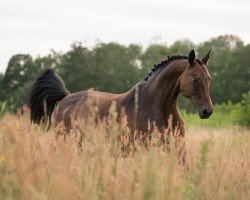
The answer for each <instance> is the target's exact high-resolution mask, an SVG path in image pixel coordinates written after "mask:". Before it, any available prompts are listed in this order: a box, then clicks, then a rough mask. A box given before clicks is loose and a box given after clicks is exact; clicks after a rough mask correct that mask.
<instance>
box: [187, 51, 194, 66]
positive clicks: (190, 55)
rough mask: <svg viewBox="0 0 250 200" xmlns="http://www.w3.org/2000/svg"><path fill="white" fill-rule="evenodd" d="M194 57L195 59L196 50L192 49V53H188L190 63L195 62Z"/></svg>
mask: <svg viewBox="0 0 250 200" xmlns="http://www.w3.org/2000/svg"><path fill="white" fill-rule="evenodd" d="M194 59H195V52H194V50H192V51H190V53H189V55H188V62H189V64H190V65H192V64H193V62H194Z"/></svg>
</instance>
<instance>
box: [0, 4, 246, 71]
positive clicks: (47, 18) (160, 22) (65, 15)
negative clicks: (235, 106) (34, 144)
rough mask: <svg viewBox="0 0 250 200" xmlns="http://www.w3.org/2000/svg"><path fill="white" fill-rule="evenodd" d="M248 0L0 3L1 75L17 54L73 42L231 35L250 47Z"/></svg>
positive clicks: (62, 48) (38, 52) (41, 52)
mask: <svg viewBox="0 0 250 200" xmlns="http://www.w3.org/2000/svg"><path fill="white" fill-rule="evenodd" d="M249 18H250V0H171V1H169V0H0V72H4V71H5V69H6V67H7V63H8V61H9V59H10V57H11V56H12V55H14V54H17V53H28V54H31V55H32V56H37V55H47V54H48V53H49V52H50V49H54V50H56V51H63V52H65V51H67V50H69V48H70V45H71V44H72V42H74V41H82V42H83V43H86V44H87V45H89V46H91V45H93V44H95V42H96V41H97V40H100V41H102V42H111V41H113V42H119V43H121V44H130V43H137V44H141V45H143V46H147V45H148V44H150V43H152V42H155V41H158V42H159V41H161V42H164V43H167V44H172V43H173V42H174V41H176V40H178V39H187V38H188V39H190V40H191V41H193V42H195V43H199V42H203V41H205V40H208V39H210V38H211V37H215V36H218V35H221V34H236V35H238V36H239V37H240V38H241V39H242V40H243V41H244V42H245V43H250V19H249Z"/></svg>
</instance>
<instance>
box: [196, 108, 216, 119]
mask: <svg viewBox="0 0 250 200" xmlns="http://www.w3.org/2000/svg"><path fill="white" fill-rule="evenodd" d="M212 114H213V110H211V109H208V108H205V109H202V110H200V112H199V115H200V118H201V119H207V118H209V117H210V116H211V115H212Z"/></svg>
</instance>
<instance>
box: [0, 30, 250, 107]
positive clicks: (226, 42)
mask: <svg viewBox="0 0 250 200" xmlns="http://www.w3.org/2000/svg"><path fill="white" fill-rule="evenodd" d="M191 49H195V50H196V52H197V53H198V57H202V56H203V55H205V54H206V53H207V51H208V50H209V49H211V50H212V53H211V58H210V61H209V64H208V69H209V72H210V74H211V76H212V82H211V89H210V90H211V96H212V99H213V102H214V103H216V104H221V103H223V102H228V101H231V102H233V103H237V102H240V101H241V98H242V95H243V94H244V93H247V92H248V91H249V88H250V59H249V57H248V56H250V44H244V42H243V41H242V40H241V39H240V38H239V37H237V36H234V35H223V36H218V37H216V38H212V39H210V40H209V41H205V42H203V43H200V44H194V43H193V42H191V41H189V40H181V41H176V42H175V43H173V44H172V45H170V46H168V45H166V44H151V45H149V46H148V47H147V48H146V49H144V48H143V47H142V46H141V45H138V44H130V45H128V46H125V45H121V44H118V43H99V44H97V45H95V46H94V47H93V48H88V47H86V46H84V45H83V44H82V43H80V42H76V43H73V44H72V45H71V48H70V50H69V51H67V52H66V53H60V52H55V51H51V53H50V54H49V55H47V56H43V57H41V56H38V57H36V58H32V57H31V56H30V55H28V54H17V55H14V56H12V57H11V58H10V60H9V62H8V66H7V69H6V72H5V73H4V74H0V102H7V105H8V109H9V110H15V108H17V107H18V106H20V105H22V104H23V103H25V102H26V101H27V96H28V91H29V88H30V86H31V84H32V81H34V79H35V78H36V77H37V76H38V74H39V73H40V72H41V71H42V70H44V69H46V68H54V69H55V70H56V72H57V73H58V74H59V75H60V76H61V77H62V79H63V80H64V82H65V84H66V88H67V89H68V90H69V91H70V92H71V93H73V92H77V91H81V90H87V89H88V88H94V89H96V90H100V91H107V92H112V93H122V92H125V91H127V90H129V89H130V88H132V86H133V85H134V84H136V83H137V82H139V81H141V80H143V77H145V76H146V74H147V73H148V71H149V70H150V69H151V68H152V67H153V65H154V64H157V63H159V62H160V61H161V60H165V59H166V58H167V56H168V55H171V54H180V55H187V54H188V53H189V51H190V50H191ZM180 104H181V107H182V108H186V109H189V108H190V106H189V103H188V102H187V101H184V100H183V98H180Z"/></svg>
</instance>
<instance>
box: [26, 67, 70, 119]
mask: <svg viewBox="0 0 250 200" xmlns="http://www.w3.org/2000/svg"><path fill="white" fill-rule="evenodd" d="M68 94H70V93H69V91H68V90H67V89H66V88H65V85H64V82H63V81H62V79H61V78H60V77H59V76H58V75H57V74H56V73H55V71H54V70H53V69H47V70H45V71H44V72H42V73H41V75H40V76H39V77H38V78H37V79H36V81H35V83H34V85H33V86H32V88H31V92H30V96H29V103H28V105H29V108H30V110H31V114H30V119H31V121H32V122H34V123H37V124H39V123H40V122H41V120H43V122H45V119H48V120H49V124H50V118H51V115H52V113H53V111H54V108H55V106H56V103H57V102H59V101H61V100H62V99H63V98H64V97H65V96H67V95H68Z"/></svg>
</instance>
